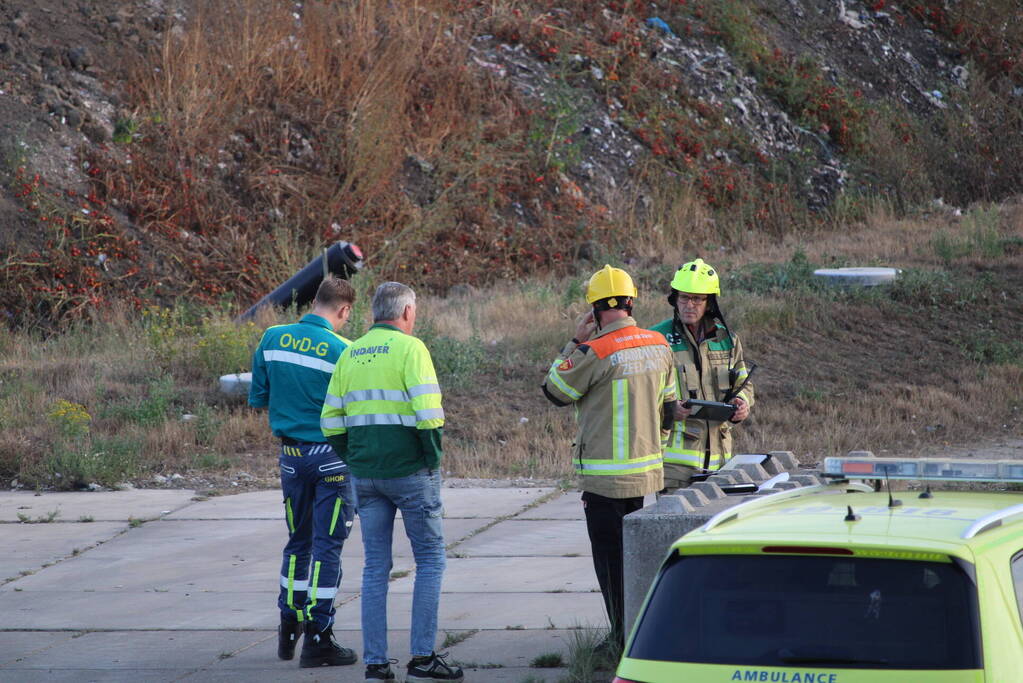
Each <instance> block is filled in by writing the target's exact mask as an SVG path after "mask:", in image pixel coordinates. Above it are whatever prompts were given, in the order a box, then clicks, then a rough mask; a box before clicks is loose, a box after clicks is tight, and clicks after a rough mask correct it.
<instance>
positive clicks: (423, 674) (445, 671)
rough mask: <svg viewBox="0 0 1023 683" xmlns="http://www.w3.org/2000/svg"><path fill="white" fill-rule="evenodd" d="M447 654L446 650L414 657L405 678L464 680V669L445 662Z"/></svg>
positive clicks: (418, 679)
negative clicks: (441, 652) (440, 652)
mask: <svg viewBox="0 0 1023 683" xmlns="http://www.w3.org/2000/svg"><path fill="white" fill-rule="evenodd" d="M447 656H448V655H447V653H446V652H445V653H443V654H437V653H436V652H434V653H433V654H431V655H430V656H428V657H413V658H412V660H411V661H410V662H409V663H408V673H407V674H405V680H406V681H432V682H433V683H442V682H443V681H460V680H462V670H461V669H460V668H459V667H457V666H451V665H450V664H448V663H447V662H445V661H444V658H445V657H447Z"/></svg>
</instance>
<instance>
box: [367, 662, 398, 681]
mask: <svg viewBox="0 0 1023 683" xmlns="http://www.w3.org/2000/svg"><path fill="white" fill-rule="evenodd" d="M397 661H398V660H397V659H392V660H391V662H397ZM393 680H394V672H393V671H391V664H390V662H388V663H386V664H368V665H367V666H366V683H373V681H393Z"/></svg>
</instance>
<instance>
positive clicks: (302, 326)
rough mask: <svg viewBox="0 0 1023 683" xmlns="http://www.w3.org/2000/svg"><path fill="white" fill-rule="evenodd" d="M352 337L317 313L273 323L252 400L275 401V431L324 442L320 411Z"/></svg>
mask: <svg viewBox="0 0 1023 683" xmlns="http://www.w3.org/2000/svg"><path fill="white" fill-rule="evenodd" d="M348 343H349V342H348V340H347V339H345V338H344V337H340V336H338V335H336V334H334V329H333V328H332V327H331V326H330V323H329V322H327V320H326V319H325V318H321V317H320V316H318V315H313V314H312V313H310V314H308V315H304V316H302V319H301V320H299V321H298V322H297V323H294V324H291V325H274V326H273V327H269V328H267V330H266V332H264V333H263V338H262V339H261V340H260V342H259V347H258V348H257V349H256V352H255V353H254V354H253V355H252V384H251V385H250V386H249V405H251V406H254V407H256V408H262V407H264V406H267V405H269V406H270V411H269V417H270V429H271V430H272V431H273V433H274V436H277V437H290V438H292V439H296V440H298V441H307V442H311V443H323V442H324V440H325V439H324V438H323V433H322V432H321V431H320V410H322V409H323V396H324V394H326V393H327V382H329V381H330V376H331V373H333V372H334V364H335V363H336V362H337V359H338V357H339V356H340V355H341V352H342V351H344V350H345V346H346V345H347V344H348Z"/></svg>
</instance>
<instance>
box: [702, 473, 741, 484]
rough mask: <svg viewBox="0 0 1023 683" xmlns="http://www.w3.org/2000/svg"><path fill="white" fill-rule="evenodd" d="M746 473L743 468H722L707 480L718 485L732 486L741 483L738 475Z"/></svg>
mask: <svg viewBox="0 0 1023 683" xmlns="http://www.w3.org/2000/svg"><path fill="white" fill-rule="evenodd" d="M740 474H745V473H744V472H743V471H742V470H722V471H720V472H715V473H714V474H712V475H711V476H709V477H707V481H709V482H711V483H712V484H717V485H718V486H731V485H732V484H737V483H739V480H738V479H739V478H738V475H740Z"/></svg>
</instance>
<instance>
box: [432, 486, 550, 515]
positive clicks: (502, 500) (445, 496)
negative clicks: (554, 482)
mask: <svg viewBox="0 0 1023 683" xmlns="http://www.w3.org/2000/svg"><path fill="white" fill-rule="evenodd" d="M553 491H554V489H552V488H519V489H506V488H493V489H460V488H444V489H443V490H442V491H441V500H442V501H443V503H444V516H445V517H462V518H473V517H505V516H507V515H513V514H516V513H518V512H521V511H522V509H523V508H525V507H526V506H528V505H532V504H533V503H535V502H536V501H537V500H539V499H541V498H543V497H544V496H546V495H548V494H550V493H551V492H553Z"/></svg>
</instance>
